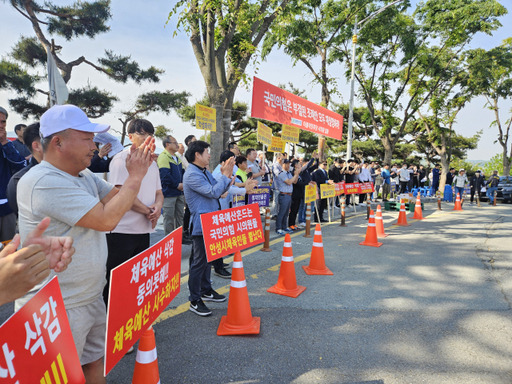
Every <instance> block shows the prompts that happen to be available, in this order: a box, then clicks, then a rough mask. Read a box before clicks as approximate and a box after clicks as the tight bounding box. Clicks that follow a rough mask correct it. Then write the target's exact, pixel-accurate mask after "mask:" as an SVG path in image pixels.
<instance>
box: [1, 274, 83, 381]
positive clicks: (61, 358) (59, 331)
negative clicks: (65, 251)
mask: <svg viewBox="0 0 512 384" xmlns="http://www.w3.org/2000/svg"><path fill="white" fill-rule="evenodd" d="M0 381H1V382H2V383H5V384H11V383H12V384H14V383H17V384H25V383H26V384H33V383H85V377H84V374H83V371H82V366H81V365H80V360H79V358H78V354H77V352H76V347H75V343H74V341H73V335H72V334H71V328H70V327H69V321H68V316H67V314H66V309H65V307H64V301H62V294H61V292H60V286H59V281H58V278H57V276H55V277H54V278H53V279H51V280H50V281H49V282H48V283H47V284H46V285H45V286H44V287H43V288H41V289H40V290H39V292H37V294H36V295H35V296H34V297H33V298H32V299H30V301H28V302H27V303H26V304H25V305H24V306H23V307H22V308H21V309H20V310H19V311H18V312H16V313H15V314H14V315H12V316H11V317H10V318H9V319H8V320H7V321H6V322H5V323H4V324H3V325H2V326H1V327H0Z"/></svg>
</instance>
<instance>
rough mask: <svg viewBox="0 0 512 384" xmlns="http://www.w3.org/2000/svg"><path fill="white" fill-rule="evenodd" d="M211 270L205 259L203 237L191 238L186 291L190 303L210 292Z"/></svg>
mask: <svg viewBox="0 0 512 384" xmlns="http://www.w3.org/2000/svg"><path fill="white" fill-rule="evenodd" d="M211 273H212V268H211V266H210V263H208V260H207V259H206V249H205V248H204V239H203V236H192V251H191V252H190V259H189V272H188V290H189V292H190V295H189V297H188V299H189V300H190V301H195V300H199V299H200V298H201V295H203V294H208V293H210V291H211V290H212V283H211V281H210V278H211Z"/></svg>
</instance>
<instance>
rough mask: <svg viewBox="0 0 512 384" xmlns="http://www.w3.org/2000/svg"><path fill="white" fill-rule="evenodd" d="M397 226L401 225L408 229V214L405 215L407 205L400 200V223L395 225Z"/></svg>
mask: <svg viewBox="0 0 512 384" xmlns="http://www.w3.org/2000/svg"><path fill="white" fill-rule="evenodd" d="M395 224H396V225H401V226H402V227H407V226H409V224H407V214H406V213H405V204H404V202H403V201H402V200H400V213H399V214H398V221H397V222H396V223H395Z"/></svg>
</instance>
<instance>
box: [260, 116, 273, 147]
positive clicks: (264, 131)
mask: <svg viewBox="0 0 512 384" xmlns="http://www.w3.org/2000/svg"><path fill="white" fill-rule="evenodd" d="M256 133H257V136H258V141H259V142H260V143H261V144H265V145H266V146H267V147H270V145H271V144H272V128H270V127H267V126H266V125H265V124H263V123H262V122H260V121H258V130H257V131H256Z"/></svg>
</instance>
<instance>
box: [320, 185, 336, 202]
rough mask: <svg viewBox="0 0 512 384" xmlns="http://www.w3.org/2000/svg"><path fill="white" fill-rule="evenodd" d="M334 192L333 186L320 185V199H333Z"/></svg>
mask: <svg viewBox="0 0 512 384" xmlns="http://www.w3.org/2000/svg"><path fill="white" fill-rule="evenodd" d="M335 196H336V190H335V187H334V185H333V184H320V198H321V199H327V198H329V197H335Z"/></svg>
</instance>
